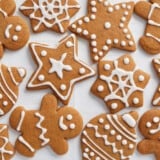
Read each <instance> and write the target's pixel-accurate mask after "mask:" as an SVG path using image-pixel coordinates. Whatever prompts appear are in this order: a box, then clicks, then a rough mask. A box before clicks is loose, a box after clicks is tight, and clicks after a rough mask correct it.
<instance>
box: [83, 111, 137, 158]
mask: <svg viewBox="0 0 160 160" xmlns="http://www.w3.org/2000/svg"><path fill="white" fill-rule="evenodd" d="M137 119H138V113H137V112H130V113H126V114H124V115H122V116H121V115H116V114H114V115H111V114H101V115H99V116H97V117H95V118H93V119H92V120H90V121H89V122H88V124H87V125H86V127H85V128H84V130H83V132H82V136H81V148H82V156H83V158H82V159H83V160H101V159H103V160H107V159H110V160H128V159H130V158H131V155H132V154H133V153H134V150H135V148H136V132H135V126H136V123H137Z"/></svg>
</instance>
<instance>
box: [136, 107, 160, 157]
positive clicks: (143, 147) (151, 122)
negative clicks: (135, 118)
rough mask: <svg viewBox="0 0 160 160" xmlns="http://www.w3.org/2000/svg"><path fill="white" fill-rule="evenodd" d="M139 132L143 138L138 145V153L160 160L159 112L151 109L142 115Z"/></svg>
mask: <svg viewBox="0 0 160 160" xmlns="http://www.w3.org/2000/svg"><path fill="white" fill-rule="evenodd" d="M139 130H140V132H141V133H142V135H143V136H144V137H145V139H143V140H142V141H140V142H139V143H138V146H137V148H138V151H139V152H140V153H142V154H154V155H155V157H156V160H159V159H160V110H159V109H152V110H149V111H147V112H145V113H144V114H143V116H142V117H141V118H140V120H139Z"/></svg>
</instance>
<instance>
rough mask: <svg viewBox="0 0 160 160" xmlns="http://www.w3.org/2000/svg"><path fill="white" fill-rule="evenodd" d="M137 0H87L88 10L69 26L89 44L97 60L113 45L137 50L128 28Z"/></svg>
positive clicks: (93, 57)
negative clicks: (124, 0)
mask: <svg viewBox="0 0 160 160" xmlns="http://www.w3.org/2000/svg"><path fill="white" fill-rule="evenodd" d="M133 8H134V3H133V2H128V3H118V4H115V5H112V4H110V3H109V2H108V1H107V0H88V14H87V15H86V16H84V17H82V18H80V19H78V20H77V21H76V22H74V23H73V24H72V25H71V26H70V30H71V31H72V32H74V33H76V34H77V35H80V36H81V37H83V38H86V39H87V40H88V41H89V44H90V53H91V57H92V59H93V61H94V62H97V61H99V60H100V59H101V58H103V57H104V56H105V55H106V53H108V52H109V50H110V49H111V48H119V49H122V50H127V51H135V50H136V45H135V42H134V38H133V36H132V34H131V32H130V29H129V28H128V23H129V21H130V19H131V15H132V13H133Z"/></svg>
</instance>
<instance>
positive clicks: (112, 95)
mask: <svg viewBox="0 0 160 160" xmlns="http://www.w3.org/2000/svg"><path fill="white" fill-rule="evenodd" d="M98 70H99V76H98V79H97V80H96V82H95V83H94V84H93V86H92V88H91V91H92V92H93V93H94V94H95V95H96V96H98V97H100V98H102V99H103V100H104V101H105V103H106V105H107V106H108V107H109V109H110V111H111V113H115V112H118V111H119V110H121V109H123V108H125V107H131V106H133V107H140V106H142V105H143V90H144V88H145V87H146V85H147V83H148V81H149V79H150V76H149V75H148V74H147V73H145V72H143V71H142V70H139V69H137V68H136V64H135V62H134V60H133V59H132V57H131V56H130V55H124V56H121V57H120V58H118V59H117V60H114V61H101V62H99V65H98Z"/></svg>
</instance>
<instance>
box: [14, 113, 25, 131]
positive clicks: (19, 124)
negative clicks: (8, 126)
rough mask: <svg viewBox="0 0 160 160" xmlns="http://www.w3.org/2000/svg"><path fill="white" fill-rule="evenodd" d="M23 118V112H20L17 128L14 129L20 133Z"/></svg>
mask: <svg viewBox="0 0 160 160" xmlns="http://www.w3.org/2000/svg"><path fill="white" fill-rule="evenodd" d="M24 117H25V111H22V112H21V118H20V121H19V123H18V126H17V128H16V130H17V131H20V130H21V126H22V123H23V120H24Z"/></svg>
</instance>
